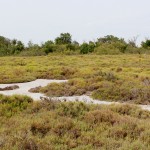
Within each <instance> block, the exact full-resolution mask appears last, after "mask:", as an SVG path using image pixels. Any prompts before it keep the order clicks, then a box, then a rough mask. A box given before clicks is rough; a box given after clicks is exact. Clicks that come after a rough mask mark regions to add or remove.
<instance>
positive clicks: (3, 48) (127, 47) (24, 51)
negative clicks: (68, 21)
mask: <svg viewBox="0 0 150 150" xmlns="http://www.w3.org/2000/svg"><path fill="white" fill-rule="evenodd" d="M49 53H61V54H62V53H63V54H68V55H71V54H88V53H94V54H113V55H114V54H124V53H128V54H129V53H131V54H143V53H144V54H149V53H150V40H149V39H146V40H145V41H142V43H141V46H137V45H136V38H133V39H131V40H129V41H128V42H126V41H125V40H124V39H123V38H118V37H115V36H113V35H107V36H105V37H101V38H98V39H97V40H96V41H89V42H84V43H81V44H79V43H78V42H77V41H73V40H72V36H71V35H70V34H69V33H61V34H60V36H59V37H56V39H55V40H54V41H52V40H48V41H46V42H45V43H43V44H41V45H39V44H33V43H32V42H31V41H29V43H28V45H27V46H25V45H24V44H23V42H21V41H18V40H16V39H13V40H10V39H8V38H5V37H3V36H0V56H9V55H20V56H37V55H38V56H40V55H47V54H49Z"/></svg>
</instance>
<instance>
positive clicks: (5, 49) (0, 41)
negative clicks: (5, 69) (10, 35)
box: [0, 36, 11, 56]
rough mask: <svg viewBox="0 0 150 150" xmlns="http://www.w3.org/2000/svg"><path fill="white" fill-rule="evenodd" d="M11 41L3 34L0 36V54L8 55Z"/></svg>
mask: <svg viewBox="0 0 150 150" xmlns="http://www.w3.org/2000/svg"><path fill="white" fill-rule="evenodd" d="M10 52H11V41H10V40H9V39H7V38H5V37H3V36H0V55H1V56H3V55H10Z"/></svg>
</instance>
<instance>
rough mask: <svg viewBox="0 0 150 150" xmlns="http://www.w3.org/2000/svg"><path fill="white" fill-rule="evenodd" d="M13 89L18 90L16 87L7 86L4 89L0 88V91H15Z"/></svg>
mask: <svg viewBox="0 0 150 150" xmlns="http://www.w3.org/2000/svg"><path fill="white" fill-rule="evenodd" d="M15 89H19V86H18V85H12V86H7V87H4V88H0V91H7V90H15Z"/></svg>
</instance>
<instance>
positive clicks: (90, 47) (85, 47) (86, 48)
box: [80, 43, 95, 54]
mask: <svg viewBox="0 0 150 150" xmlns="http://www.w3.org/2000/svg"><path fill="white" fill-rule="evenodd" d="M94 48H95V44H94V43H89V44H88V43H83V44H82V45H81V46H80V53H81V54H87V53H91V52H93V51H94Z"/></svg>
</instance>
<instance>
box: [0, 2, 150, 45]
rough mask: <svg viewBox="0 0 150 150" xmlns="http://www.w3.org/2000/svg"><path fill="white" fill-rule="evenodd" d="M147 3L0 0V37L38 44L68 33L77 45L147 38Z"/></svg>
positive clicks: (149, 28)
mask: <svg viewBox="0 0 150 150" xmlns="http://www.w3.org/2000/svg"><path fill="white" fill-rule="evenodd" d="M149 7H150V0H0V36H4V37H7V38H10V39H14V38H15V39H18V40H21V41H23V42H24V43H28V41H32V42H33V43H38V44H40V43H41V42H44V41H47V40H54V39H55V38H56V37H58V36H59V35H60V33H66V32H69V33H70V34H71V35H72V39H73V40H76V41H78V42H84V41H85V42H86V41H90V40H94V41H96V40H97V38H100V37H103V36H106V35H114V36H118V37H123V38H125V39H126V40H129V39H133V38H134V37H137V42H140V41H141V40H145V38H150V8H149Z"/></svg>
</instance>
